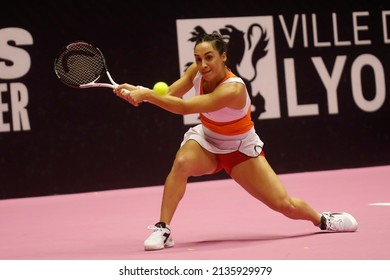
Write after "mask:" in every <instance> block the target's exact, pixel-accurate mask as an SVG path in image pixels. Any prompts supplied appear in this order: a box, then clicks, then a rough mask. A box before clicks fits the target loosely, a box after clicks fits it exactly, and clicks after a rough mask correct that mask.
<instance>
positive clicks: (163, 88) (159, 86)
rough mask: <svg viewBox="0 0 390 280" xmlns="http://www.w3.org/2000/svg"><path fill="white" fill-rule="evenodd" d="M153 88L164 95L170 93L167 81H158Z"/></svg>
mask: <svg viewBox="0 0 390 280" xmlns="http://www.w3.org/2000/svg"><path fill="white" fill-rule="evenodd" d="M153 90H154V92H155V93H157V94H158V95H160V96H162V95H165V94H167V93H168V85H167V84H166V83H165V82H157V83H155V84H154V86H153Z"/></svg>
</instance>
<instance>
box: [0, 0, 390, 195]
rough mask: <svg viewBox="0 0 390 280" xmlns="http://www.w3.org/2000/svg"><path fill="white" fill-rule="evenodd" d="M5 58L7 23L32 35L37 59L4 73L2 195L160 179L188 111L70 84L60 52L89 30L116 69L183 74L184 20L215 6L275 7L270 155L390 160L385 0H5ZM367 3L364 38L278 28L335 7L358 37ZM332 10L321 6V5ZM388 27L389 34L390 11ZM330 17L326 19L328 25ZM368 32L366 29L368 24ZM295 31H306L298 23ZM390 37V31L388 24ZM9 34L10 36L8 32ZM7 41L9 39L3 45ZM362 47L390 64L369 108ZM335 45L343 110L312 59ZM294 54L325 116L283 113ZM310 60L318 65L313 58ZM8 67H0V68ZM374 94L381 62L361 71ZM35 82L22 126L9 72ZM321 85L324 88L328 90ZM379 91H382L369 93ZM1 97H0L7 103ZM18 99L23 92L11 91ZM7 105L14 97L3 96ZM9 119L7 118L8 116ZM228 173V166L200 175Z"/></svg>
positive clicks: (331, 56) (280, 165) (220, 13)
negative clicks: (377, 99)
mask: <svg viewBox="0 0 390 280" xmlns="http://www.w3.org/2000/svg"><path fill="white" fill-rule="evenodd" d="M0 5H1V7H0V14H1V17H0V63H2V64H3V66H4V65H7V67H8V66H10V65H12V61H10V59H9V58H7V57H8V53H7V52H6V51H5V50H6V48H3V47H4V46H6V45H8V46H15V42H13V41H12V39H9V37H7V33H6V34H5V35H4V34H3V33H5V32H3V33H2V31H4V30H5V29H6V28H18V29H22V30H26V31H28V32H29V33H30V34H31V36H32V38H33V43H32V44H27V45H23V46H19V47H20V48H23V49H24V50H25V51H26V52H28V53H29V55H30V57H31V67H30V69H29V71H28V72H27V73H26V74H25V75H23V76H22V77H18V78H4V73H5V72H3V73H2V72H1V71H6V70H4V69H5V68H0V85H2V87H0V89H1V91H2V92H1V93H0V94H1V99H0V100H1V104H3V105H2V107H0V108H2V109H0V114H2V118H0V120H2V121H1V122H0V123H3V131H1V132H0V199H4V198H16V197H27V196H40V195H52V194H64V193H76V192H87V191H99V190H107V189H119V188H129V187H143V186H150V185H161V184H163V183H164V179H165V176H166V174H167V173H168V172H169V169H170V165H171V163H172V160H173V158H174V155H175V152H176V150H177V149H178V147H179V144H180V141H181V139H182V135H183V133H184V132H185V131H186V130H187V129H188V126H186V125H184V124H183V118H182V117H181V116H178V115H174V114H170V113H167V112H165V111H163V110H161V109H159V108H156V107H153V106H152V105H150V104H142V106H141V107H139V108H133V107H132V106H130V105H129V104H127V103H126V102H124V101H123V100H120V99H119V98H117V97H115V96H114V95H113V94H112V92H111V91H110V90H109V89H93V90H91V89H87V90H78V89H71V88H67V87H66V86H64V85H63V84H61V83H60V82H59V81H58V80H57V79H56V77H55V74H54V71H53V60H54V57H55V56H56V53H57V51H58V50H59V49H60V48H62V47H63V46H64V45H65V44H67V43H68V42H70V41H73V40H78V39H83V40H86V41H90V42H93V43H94V44H95V45H97V46H99V47H100V49H101V50H102V51H103V53H104V54H105V56H106V60H107V63H108V67H109V69H110V72H111V74H112V75H113V77H114V78H115V79H116V80H117V81H119V82H125V81H126V82H131V83H136V84H142V85H145V86H149V87H151V86H152V85H153V84H154V82H156V81H160V80H162V81H166V82H167V83H171V82H173V81H175V80H176V79H177V78H178V77H179V75H180V74H181V73H180V69H179V58H178V52H179V50H178V42H177V30H176V20H178V19H196V18H199V19H207V18H219V17H247V16H272V17H273V18H274V28H275V49H276V52H277V53H278V58H277V61H276V63H277V69H278V70H277V71H278V77H279V95H280V97H279V98H280V104H281V117H280V118H276V119H268V120H260V121H257V122H256V124H255V125H256V130H257V131H258V132H259V134H260V136H261V138H262V140H263V141H264V142H265V143H266V146H265V147H266V153H267V158H268V160H269V161H270V163H271V165H272V166H273V167H274V169H275V170H276V172H277V173H290V172H304V171H314V170H328V169H340V168H355V167H364V166H375V165H386V164H389V163H390V146H389V144H390V139H389V138H390V133H389V118H390V104H389V98H388V95H389V93H388V92H389V86H390V85H389V82H388V80H389V75H390V69H389V65H390V56H389V46H390V44H389V43H387V42H386V43H384V40H383V37H384V35H383V31H382V27H383V23H382V11H389V10H390V4H389V2H388V1H385V0H381V1H281V0H275V1H262V0H253V1H249V0H244V1H240V2H239V3H237V2H233V3H229V2H226V3H225V2H224V3H223V4H222V3H221V1H203V0H201V1H190V2H185V1H159V2H157V1H156V2H155V1H114V0H112V1H105V0H103V1H97V2H96V1H89V0H88V1H47V2H46V1H21V2H20V1H3V2H2V4H0ZM359 11H368V12H369V15H370V16H369V17H366V22H365V23H364V24H367V25H368V26H370V31H369V32H370V33H369V35H367V37H369V38H370V39H372V42H373V43H372V44H370V45H368V46H353V44H352V46H349V47H348V48H347V47H344V48H342V47H340V48H327V49H326V48H317V49H314V48H310V47H309V48H304V47H302V48H299V47H297V48H295V49H294V50H293V51H292V50H291V48H289V47H288V46H287V44H286V43H285V40H282V39H281V38H282V37H283V30H282V28H281V25H280V22H279V21H278V16H279V15H284V16H285V18H286V19H290V20H292V18H293V16H294V15H296V14H298V15H302V14H306V15H307V17H308V18H309V17H310V15H311V14H313V13H315V14H317V15H326V17H330V14H331V13H333V12H335V13H337V14H338V16H339V18H338V19H339V24H340V26H342V27H341V30H344V29H343V28H345V30H347V31H345V33H344V35H345V36H346V37H348V38H349V39H351V37H352V35H351V34H352V31H351V30H348V29H350V26H351V21H352V19H351V14H352V12H359ZM324 17H325V16H324ZM386 24H387V29H388V33H389V34H387V36H388V37H390V16H389V17H388V23H386ZM329 25H331V23H330V22H327V23H323V27H321V26H320V28H324V30H328V27H329ZM367 33H368V32H367ZM298 36H299V35H298ZM385 37H386V36H385ZM7 38H8V39H7ZM1 48H3V51H1ZM362 53H370V54H373V55H375V56H376V57H377V58H378V59H379V61H380V62H381V64H382V67H383V69H384V73H385V79H386V82H385V93H386V98H385V100H384V103H383V104H382V105H381V106H380V108H378V109H377V110H375V111H373V112H365V111H363V110H361V109H360V108H358V106H356V102H354V100H353V97H352V94H351V81H350V69H351V65H352V63H353V62H354V59H355V58H356V57H358V56H359V55H360V54H362ZM337 55H346V56H347V61H346V63H345V69H348V70H346V71H344V72H343V74H342V77H341V80H340V84H339V86H338V89H337V90H338V93H339V95H338V98H339V99H338V102H339V103H338V105H339V112H338V114H329V113H328V111H327V108H328V107H327V100H326V98H325V97H324V96H326V95H324V94H323V91H324V88H323V87H321V86H318V85H321V83H320V82H319V78H318V76H317V77H315V75H314V74H313V73H312V71H311V68H310V67H309V66H308V65H306V64H309V63H310V60H309V59H308V57H313V56H322V57H325V58H327V59H328V62H327V63H328V64H329V65H327V66H328V67H331V66H330V65H333V63H334V60H335V57H336V56H337ZM288 57H294V58H295V64H296V68H298V69H299V70H298V71H296V78H297V80H298V81H304V82H299V83H298V85H297V91H298V92H307V94H302V96H301V98H302V100H300V102H309V103H310V101H312V100H311V99H310V98H313V96H317V99H316V100H317V103H318V104H319V112H320V114H319V115H318V116H301V117H291V116H288V113H287V105H286V85H285V83H284V80H283V77H284V75H285V72H284V70H283V69H284V58H288ZM311 67H312V66H311ZM2 69H3V70H2ZM362 79H363V80H364V83H363V90H364V92H365V97H366V98H367V100H372V99H373V98H374V94H375V90H377V89H376V88H375V82H374V78H373V72H372V71H370V70H369V69H368V70H367V71H364V72H362ZM17 83H22V84H23V85H25V87H26V88H27V92H28V94H27V95H28V104H27V105H26V106H25V111H24V112H27V114H28V120H29V125H30V127H28V126H27V125H26V123H24V126H23V125H22V127H21V129H20V130H19V131H18V130H17V129H15V126H14V123H13V122H15V120H16V121H17V120H18V118H17V117H15V116H13V115H12V112H13V110H16V109H15V108H14V107H12V106H13V104H12V102H13V100H12V98H11V94H10V91H11V90H10V88H11V85H12V84H17ZM321 92H322V93H321ZM373 92H374V93H373ZM1 104H0V105H1ZM14 104H15V102H14ZM7 106H8V108H6V107H7ZM7 123H8V124H10V126H9V128H8V129H7V126H4V124H7ZM222 178H227V176H226V174H225V173H223V172H221V173H219V174H216V175H213V176H206V177H202V178H192V179H191V180H192V181H195V180H210V179H222Z"/></svg>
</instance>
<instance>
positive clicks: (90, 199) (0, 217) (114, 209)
mask: <svg viewBox="0 0 390 280" xmlns="http://www.w3.org/2000/svg"><path fill="white" fill-rule="evenodd" d="M279 177H280V179H281V180H282V182H283V183H284V185H285V186H286V188H287V190H288V191H289V193H290V195H291V196H296V197H300V198H302V199H304V200H306V201H307V202H308V203H309V204H311V205H312V206H313V208H315V209H316V210H318V211H346V212H349V213H351V214H353V215H354V216H355V217H356V219H357V221H358V223H359V229H358V231H357V232H354V233H326V232H322V231H320V230H319V229H318V228H316V227H314V226H313V225H312V224H311V223H309V222H306V221H294V220H289V219H287V218H285V217H284V216H282V215H281V214H279V213H276V212H274V211H272V210H270V209H268V208H267V207H266V206H264V205H263V204H262V203H260V202H258V201H257V200H255V199H254V198H252V197H251V196H250V195H249V194H247V193H246V192H245V191H244V190H243V189H242V188H241V187H240V186H238V185H237V184H236V183H235V182H234V181H232V180H230V179H229V180H214V181H207V182H197V183H190V184H189V185H188V187H187V193H186V195H185V197H184V199H183V200H182V202H181V204H180V205H179V208H178V211H177V213H176V216H175V218H174V220H173V222H172V224H171V226H172V230H173V237H174V239H175V242H176V246H175V247H173V248H170V249H165V250H161V251H152V252H150V251H149V252H146V251H144V249H143V241H144V239H145V238H146V237H147V236H148V235H149V234H150V233H151V232H150V231H149V230H148V229H147V226H148V225H152V224H154V223H155V222H156V221H157V219H158V216H159V208H160V199H161V194H162V190H163V187H162V186H151V187H143V188H129V189H122V190H112V191H103V192H93V193H81V194H72V195H56V196H48V197H35V198H22V199H9V200H0V225H1V226H0V259H2V260H125V259H127V260H158V259H164V260H213V259H218V260H257V259H266V260H302V259H305V260H306V259H310V260H388V259H390V238H389V237H390V221H389V216H390V183H389V182H390V166H378V167H368V168H357V169H343V170H332V171H319V172H306V173H296V174H282V175H280V176H279Z"/></svg>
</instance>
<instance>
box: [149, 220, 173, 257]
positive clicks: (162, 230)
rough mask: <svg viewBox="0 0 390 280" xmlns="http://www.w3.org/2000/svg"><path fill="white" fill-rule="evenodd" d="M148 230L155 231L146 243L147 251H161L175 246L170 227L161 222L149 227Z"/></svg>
mask: <svg viewBox="0 0 390 280" xmlns="http://www.w3.org/2000/svg"><path fill="white" fill-rule="evenodd" d="M148 229H150V230H153V233H152V234H151V235H149V237H148V238H147V239H146V240H145V241H144V247H145V250H146V251H152V250H161V249H164V248H169V247H173V246H174V245H175V242H174V241H173V238H172V236H171V229H170V228H169V225H167V224H165V223H163V222H159V223H157V224H155V225H154V226H148Z"/></svg>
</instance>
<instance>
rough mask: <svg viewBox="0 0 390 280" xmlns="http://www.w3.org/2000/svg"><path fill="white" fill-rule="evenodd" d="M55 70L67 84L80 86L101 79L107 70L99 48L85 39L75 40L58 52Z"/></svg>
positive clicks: (75, 86)
mask: <svg viewBox="0 0 390 280" xmlns="http://www.w3.org/2000/svg"><path fill="white" fill-rule="evenodd" d="M54 71H55V73H56V75H57V77H58V78H59V80H60V81H61V82H63V83H64V84H65V85H67V86H70V87H74V88H80V86H82V85H86V84H90V83H93V82H95V81H97V80H99V78H100V77H101V76H102V75H103V74H104V73H105V72H106V62H105V60H104V56H103V54H102V52H101V51H100V50H99V49H98V48H96V47H94V46H93V45H91V44H89V43H87V42H84V41H75V42H72V43H70V44H68V45H67V46H65V47H64V48H63V49H62V50H60V52H59V53H58V54H57V56H56V58H55V60H54Z"/></svg>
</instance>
